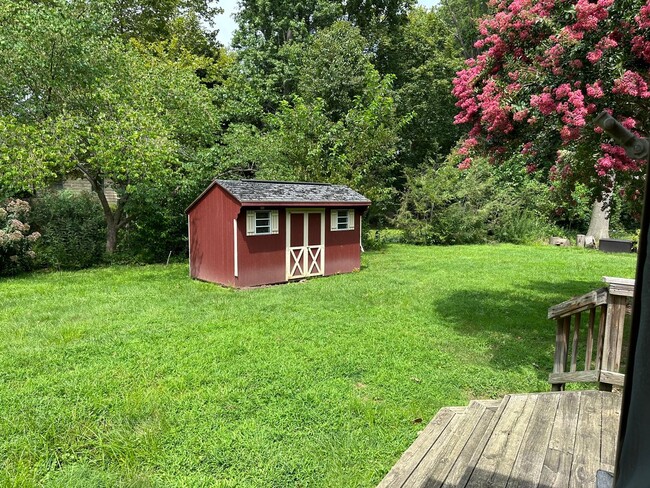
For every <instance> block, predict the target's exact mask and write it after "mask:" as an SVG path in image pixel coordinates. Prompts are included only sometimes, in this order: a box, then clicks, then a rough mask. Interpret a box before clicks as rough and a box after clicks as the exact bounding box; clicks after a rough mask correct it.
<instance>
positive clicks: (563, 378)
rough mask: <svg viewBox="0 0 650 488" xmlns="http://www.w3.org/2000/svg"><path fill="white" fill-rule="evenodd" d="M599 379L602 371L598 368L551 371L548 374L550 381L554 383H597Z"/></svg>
mask: <svg viewBox="0 0 650 488" xmlns="http://www.w3.org/2000/svg"><path fill="white" fill-rule="evenodd" d="M599 379H600V372H599V371H598V370H591V371H575V372H573V373H551V374H550V375H548V382H549V383H551V384H552V385H555V384H564V383H597V382H598V381H599Z"/></svg>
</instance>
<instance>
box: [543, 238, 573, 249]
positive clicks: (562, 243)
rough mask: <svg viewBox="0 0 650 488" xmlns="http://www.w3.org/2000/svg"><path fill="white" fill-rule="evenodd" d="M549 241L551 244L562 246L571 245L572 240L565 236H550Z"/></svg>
mask: <svg viewBox="0 0 650 488" xmlns="http://www.w3.org/2000/svg"><path fill="white" fill-rule="evenodd" d="M548 243H549V244H550V245H551V246H561V247H569V246H571V241H570V240H569V239H567V238H565V237H550V238H549V240H548Z"/></svg>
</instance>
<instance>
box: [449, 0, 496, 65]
mask: <svg viewBox="0 0 650 488" xmlns="http://www.w3.org/2000/svg"><path fill="white" fill-rule="evenodd" d="M487 13H488V2H487V0H441V2H440V7H439V9H438V15H439V17H440V18H441V20H442V21H443V22H444V23H445V24H446V25H448V26H449V28H450V29H451V31H452V32H453V35H454V39H455V40H456V45H457V46H458V47H459V48H460V49H461V50H462V52H463V57H464V58H465V59H468V58H473V57H475V56H477V55H478V54H479V50H478V49H477V48H476V47H474V43H475V42H476V41H477V40H478V37H479V32H478V28H477V25H478V20H479V19H480V18H481V17H483V16H485V15H487Z"/></svg>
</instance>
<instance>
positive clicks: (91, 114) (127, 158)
mask: <svg viewBox="0 0 650 488" xmlns="http://www.w3.org/2000/svg"><path fill="white" fill-rule="evenodd" d="M11 5H12V6H13V10H12V9H7V11H11V12H12V13H13V14H14V15H15V17H16V18H15V22H13V23H10V25H5V24H3V27H2V28H0V40H2V39H5V40H8V39H11V40H12V42H11V43H8V42H0V59H2V61H0V79H4V78H5V76H4V75H5V74H6V75H7V76H6V79H7V80H8V81H7V82H6V83H3V84H0V95H4V94H5V93H7V94H8V95H7V96H6V97H3V96H0V99H2V105H0V137H1V138H2V139H3V141H5V142H6V144H3V145H2V146H1V147H2V149H0V175H2V176H0V178H2V181H0V184H1V185H2V186H3V187H7V188H9V189H10V190H13V191H34V190H35V189H38V188H39V187H43V186H45V185H46V184H47V183H48V182H49V181H51V180H52V179H54V178H55V177H57V178H58V177H61V176H64V175H66V174H69V173H70V172H72V171H75V172H77V173H79V174H81V175H83V176H84V177H85V178H86V179H87V180H88V181H90V183H91V185H92V188H93V191H95V192H96V193H97V196H98V197H99V200H100V203H101V205H102V209H103V213H104V218H105V220H106V239H107V241H106V248H107V250H108V251H109V252H112V251H113V250H114V249H115V247H116V244H117V233H118V231H119V230H120V229H122V228H123V227H124V226H125V225H126V224H127V223H128V220H129V219H128V216H127V213H128V212H127V211H126V207H127V205H128V200H129V196H130V194H131V193H132V192H133V191H134V189H135V188H136V187H138V186H143V185H144V186H146V185H150V184H154V183H155V182H157V181H160V180H161V179H165V178H170V177H172V174H173V172H174V171H175V170H176V169H177V168H178V167H179V166H180V164H181V162H183V161H187V160H191V159H192V158H193V157H194V156H195V154H196V152H197V151H199V150H201V149H202V148H204V147H207V146H209V145H210V144H211V142H212V130H213V127H214V125H213V122H214V120H215V117H214V116H213V106H212V103H211V98H210V95H209V93H208V91H207V89H206V88H205V86H204V85H202V84H201V83H200V80H199V78H198V77H197V76H196V74H195V69H196V68H197V65H196V63H192V62H190V61H189V60H188V59H192V56H191V54H189V53H188V52H187V51H183V52H184V53H185V54H184V56H173V55H170V56H161V55H156V54H155V52H151V51H147V50H146V49H143V48H142V45H141V44H140V45H138V44H137V43H135V44H125V43H124V42H123V41H122V40H121V39H120V38H118V37H115V36H111V35H110V29H109V27H110V22H112V19H111V18H110V16H107V15H105V14H104V13H102V11H101V9H99V8H95V7H94V6H92V5H90V4H87V3H85V2H83V3H82V2H63V1H58V0H57V1H55V2H52V3H48V4H39V5H38V6H32V7H28V6H26V4H24V3H23V2H15V3H12V4H11ZM175 5H176V6H177V7H178V4H177V3H175ZM170 8H171V7H170ZM107 32H109V33H108V34H107ZM14 44H16V45H17V46H18V47H17V49H14V47H13V46H14ZM5 51H6V52H7V56H6V57H5V56H4V53H5ZM159 52H160V51H159ZM197 62H198V61H197ZM199 64H201V63H199ZM23 65H24V66H25V70H20V71H19V72H18V74H16V70H15V69H14V67H15V66H23ZM201 65H202V66H203V64H201ZM107 180H110V181H111V185H112V186H113V188H114V189H115V190H116V191H117V192H118V194H119V196H120V199H119V200H118V203H117V206H116V207H111V206H110V205H109V204H108V202H107V200H106V196H105V194H104V192H103V188H104V182H105V181H107Z"/></svg>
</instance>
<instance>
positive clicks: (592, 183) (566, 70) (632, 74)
mask: <svg viewBox="0 0 650 488" xmlns="http://www.w3.org/2000/svg"><path fill="white" fill-rule="evenodd" d="M491 5H492V7H493V8H494V9H495V12H494V13H493V14H491V15H488V16H486V17H485V18H483V19H482V20H481V22H480V24H479V31H480V38H479V40H478V41H477V43H476V47H477V48H479V49H481V53H480V54H479V55H477V56H476V57H474V58H472V59H470V60H468V62H467V67H466V68H465V69H464V70H462V71H460V72H459V73H458V76H457V77H456V79H455V80H454V95H455V96H456V97H457V99H458V102H457V105H458V107H459V108H460V112H459V114H458V115H457V116H456V122H457V123H460V124H469V125H470V127H471V130H470V132H469V137H467V139H466V140H465V142H464V144H463V146H462V147H461V148H460V149H459V152H460V153H461V154H463V155H465V156H466V159H465V160H464V161H463V162H462V163H461V167H466V166H468V165H469V164H471V159H472V155H473V154H485V153H489V154H492V155H493V157H494V159H495V160H504V159H508V158H513V157H519V156H518V155H524V156H525V157H524V158H522V161H523V162H525V164H526V167H527V169H528V171H530V172H537V171H541V172H543V173H544V174H545V175H546V176H548V178H549V179H550V181H551V184H557V185H560V184H561V183H562V182H563V181H567V180H568V181H579V182H583V183H585V184H587V185H588V186H589V187H590V188H592V189H593V190H594V195H595V196H597V195H599V194H600V193H601V192H602V191H603V189H608V188H611V185H612V181H613V175H614V174H616V182H617V185H618V186H619V188H623V189H625V191H627V192H628V194H629V195H630V196H631V197H632V198H635V197H636V196H638V195H639V191H640V185H639V183H640V182H641V181H642V178H640V176H641V166H642V165H643V162H640V161H634V160H631V159H629V158H627V157H626V156H625V154H624V152H623V150H622V149H621V148H619V147H617V146H615V145H613V144H611V141H610V140H609V139H608V138H607V137H606V136H604V135H603V134H602V130H600V129H599V128H597V127H594V125H593V123H592V121H593V118H594V117H595V116H596V115H597V114H598V113H599V112H600V111H602V110H606V111H608V112H610V113H611V114H613V115H614V116H615V117H616V118H618V119H619V120H620V121H621V122H622V123H623V125H625V126H626V127H627V128H629V129H632V130H634V131H637V132H638V133H647V131H648V129H649V126H648V124H649V123H650V119H649V118H648V111H647V110H646V105H647V99H648V98H650V91H649V89H648V81H649V79H650V76H649V73H648V66H649V62H650V55H649V54H648V53H649V52H650V6H648V5H646V4H645V3H644V2H642V1H622V2H614V1H613V0H597V1H593V2H590V1H587V0H578V1H577V2H566V1H556V0H514V1H507V2H506V1H500V2H499V1H492V2H491Z"/></svg>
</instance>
